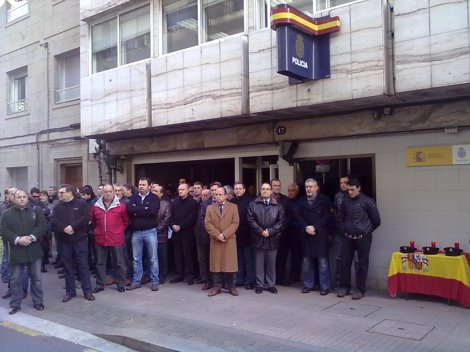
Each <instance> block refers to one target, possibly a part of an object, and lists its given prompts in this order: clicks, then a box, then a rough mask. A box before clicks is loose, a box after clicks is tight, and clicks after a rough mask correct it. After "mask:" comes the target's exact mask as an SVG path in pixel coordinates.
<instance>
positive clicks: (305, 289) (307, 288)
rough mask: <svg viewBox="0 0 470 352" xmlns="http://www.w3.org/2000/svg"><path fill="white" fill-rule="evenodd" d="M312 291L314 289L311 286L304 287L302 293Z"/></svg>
mask: <svg viewBox="0 0 470 352" xmlns="http://www.w3.org/2000/svg"><path fill="white" fill-rule="evenodd" d="M310 291H312V289H311V288H310V287H304V288H303V289H302V293H309V292H310Z"/></svg>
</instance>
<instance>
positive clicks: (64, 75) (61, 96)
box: [55, 51, 80, 103]
mask: <svg viewBox="0 0 470 352" xmlns="http://www.w3.org/2000/svg"><path fill="white" fill-rule="evenodd" d="M56 87H57V89H56V95H55V102H56V103H63V102H66V101H70V100H74V99H79V98H80V54H79V52H78V51H74V52H73V53H69V54H65V55H61V56H58V57H57V80H56Z"/></svg>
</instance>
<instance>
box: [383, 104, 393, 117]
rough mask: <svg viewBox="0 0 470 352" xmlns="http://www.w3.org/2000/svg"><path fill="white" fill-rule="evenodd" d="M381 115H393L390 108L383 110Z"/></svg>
mask: <svg viewBox="0 0 470 352" xmlns="http://www.w3.org/2000/svg"><path fill="white" fill-rule="evenodd" d="M382 114H383V115H384V116H390V115H393V108H391V107H390V106H387V107H385V108H383V109H382Z"/></svg>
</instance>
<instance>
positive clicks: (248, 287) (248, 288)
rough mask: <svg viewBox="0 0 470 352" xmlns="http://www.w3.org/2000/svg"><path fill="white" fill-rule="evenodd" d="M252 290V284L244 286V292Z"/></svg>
mask: <svg viewBox="0 0 470 352" xmlns="http://www.w3.org/2000/svg"><path fill="white" fill-rule="evenodd" d="M253 288H254V287H253V284H246V286H245V290H252V289H253Z"/></svg>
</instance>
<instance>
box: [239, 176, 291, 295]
mask: <svg viewBox="0 0 470 352" xmlns="http://www.w3.org/2000/svg"><path fill="white" fill-rule="evenodd" d="M272 193H273V191H272V188H271V184H269V183H263V184H262V185H261V192H260V194H261V195H260V196H259V197H258V198H256V199H255V200H254V201H252V202H251V203H250V204H249V205H248V212H247V221H248V226H249V227H250V231H251V243H252V245H253V247H254V249H255V261H256V288H255V292H256V293H258V294H259V293H262V292H263V290H264V289H266V291H269V292H271V293H277V289H276V287H275V286H274V284H275V283H276V254H277V249H278V248H279V241H280V237H281V233H282V230H283V228H284V226H285V222H286V215H285V211H284V208H283V207H282V205H280V204H278V203H277V202H276V200H275V199H274V198H273V197H272Z"/></svg>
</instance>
